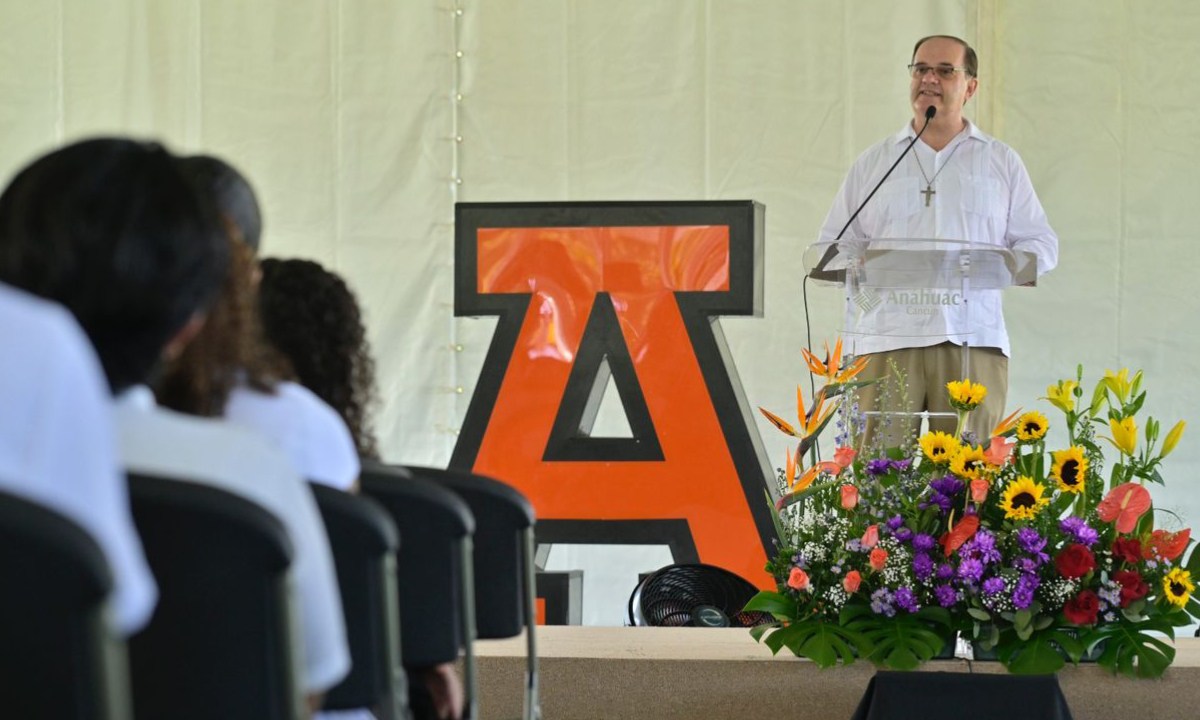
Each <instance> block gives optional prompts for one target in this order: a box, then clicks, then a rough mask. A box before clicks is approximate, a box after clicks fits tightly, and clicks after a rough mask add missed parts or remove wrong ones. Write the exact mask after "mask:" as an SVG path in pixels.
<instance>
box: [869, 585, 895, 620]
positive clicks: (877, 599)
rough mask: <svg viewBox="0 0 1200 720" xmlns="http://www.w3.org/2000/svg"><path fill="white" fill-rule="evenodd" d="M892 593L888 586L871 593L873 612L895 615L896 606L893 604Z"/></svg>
mask: <svg viewBox="0 0 1200 720" xmlns="http://www.w3.org/2000/svg"><path fill="white" fill-rule="evenodd" d="M892 599H893V596H892V593H891V591H889V590H888V589H887V588H885V587H882V588H879V589H878V590H876V591H875V592H873V593H871V612H873V613H875V614H876V615H886V616H887V617H895V615H896V608H895V606H893V605H892Z"/></svg>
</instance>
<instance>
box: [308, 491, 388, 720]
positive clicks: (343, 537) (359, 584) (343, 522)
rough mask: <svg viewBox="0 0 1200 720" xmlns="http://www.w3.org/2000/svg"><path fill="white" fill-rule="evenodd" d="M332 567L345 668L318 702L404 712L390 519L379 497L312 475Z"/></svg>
mask: <svg viewBox="0 0 1200 720" xmlns="http://www.w3.org/2000/svg"><path fill="white" fill-rule="evenodd" d="M312 490H313V497H315V498H316V501H317V507H318V508H319V509H320V511H321V519H322V520H324V522H325V531H326V533H328V535H329V545H330V548H331V549H332V550H333V562H334V565H335V566H336V568H337V577H338V588H339V589H340V591H341V595H342V610H343V612H344V613H345V617H346V639H347V641H348V642H349V645H350V658H351V661H352V665H351V669H350V674H349V675H347V676H346V678H345V679H344V680H342V682H341V683H339V684H338V685H336V686H335V687H333V688H332V689H331V690H329V692H327V693H326V694H325V703H324V706H323V707H324V708H325V709H327V710H348V709H353V708H364V707H370V708H374V709H375V711H376V712H375V714H376V716H377V717H379V718H380V719H381V720H397V719H398V718H402V717H405V715H406V713H407V710H406V707H407V704H408V684H407V680H406V678H405V674H404V668H403V666H402V665H401V664H400V657H401V656H400V609H399V597H398V594H397V592H398V591H397V589H396V551H397V550H398V549H399V547H400V536H399V533H398V532H397V531H396V524H395V522H393V521H392V518H391V516H390V515H388V514H387V511H385V510H384V509H383V508H382V507H381V506H380V505H379V503H377V502H375V501H374V500H372V499H371V498H369V497H363V496H361V495H351V494H349V493H346V492H342V491H341V490H337V489H336V488H332V487H329V486H327V485H321V484H319V483H312Z"/></svg>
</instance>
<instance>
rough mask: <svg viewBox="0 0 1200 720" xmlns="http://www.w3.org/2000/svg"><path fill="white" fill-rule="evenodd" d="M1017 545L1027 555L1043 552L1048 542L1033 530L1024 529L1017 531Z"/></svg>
mask: <svg viewBox="0 0 1200 720" xmlns="http://www.w3.org/2000/svg"><path fill="white" fill-rule="evenodd" d="M1017 545H1018V546H1020V548H1021V550H1023V551H1024V552H1027V553H1037V552H1041V551H1042V548H1044V547H1046V540H1045V539H1044V538H1043V537H1042V536H1041V535H1039V534H1038V531H1037V530H1034V529H1033V528H1027V527H1023V528H1021V529H1020V530H1018V531H1017Z"/></svg>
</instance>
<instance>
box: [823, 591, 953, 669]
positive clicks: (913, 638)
mask: <svg viewBox="0 0 1200 720" xmlns="http://www.w3.org/2000/svg"><path fill="white" fill-rule="evenodd" d="M931 610H935V611H936V610H942V609H941V608H932V609H931ZM922 612H924V611H922ZM943 613H944V611H943ZM932 617H938V614H937V613H936V612H934V613H926V614H925V615H924V617H922V613H920V612H919V613H917V614H915V615H897V616H896V617H891V618H889V617H886V616H883V615H876V614H875V613H873V612H871V609H870V608H868V607H863V606H862V605H854V606H849V607H847V608H846V609H844V610H843V611H842V617H841V623H842V625H843V626H845V627H847V628H849V629H851V630H854V631H855V632H857V633H859V634H861V635H862V637H864V638H866V639H867V640H868V641H869V642H870V644H871V645H872V646H873V649H872V650H870V651H869V652H866V653H864V654H865V655H866V657H867V658H868V659H870V661H871V662H873V663H875V664H876V665H878V666H880V667H884V668H888V669H889V670H915V669H917V668H918V667H920V666H921V665H922V664H924V663H926V662H929V661H930V660H932V659H933V657H934V656H935V655H937V654H938V653H940V652H941V651H942V649H943V648H945V647H946V644H947V643H948V642H952V640H951V635H950V633H948V632H946V631H943V632H940V633H939V632H936V631H935V630H934V629H933V627H932V623H931V622H930V619H931V618H932ZM939 619H940V620H944V623H942V624H944V625H947V626H948V625H949V624H950V617H949V614H948V613H946V614H945V616H944V618H940V617H939Z"/></svg>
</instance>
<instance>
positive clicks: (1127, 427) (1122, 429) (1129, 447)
mask: <svg viewBox="0 0 1200 720" xmlns="http://www.w3.org/2000/svg"><path fill="white" fill-rule="evenodd" d="M1108 427H1109V429H1110V430H1112V437H1105V438H1104V439H1105V440H1107V441H1109V442H1110V443H1112V444H1113V446H1114V447H1116V448H1117V449H1118V450H1120V451H1121V452H1122V453H1124V454H1125V455H1128V456H1130V457H1133V451H1134V450H1135V449H1136V448H1137V422H1136V421H1135V420H1134V419H1133V418H1132V417H1127V418H1122V419H1121V420H1116V419H1114V418H1110V419H1109V421H1108ZM1101 437H1103V436H1101Z"/></svg>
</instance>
